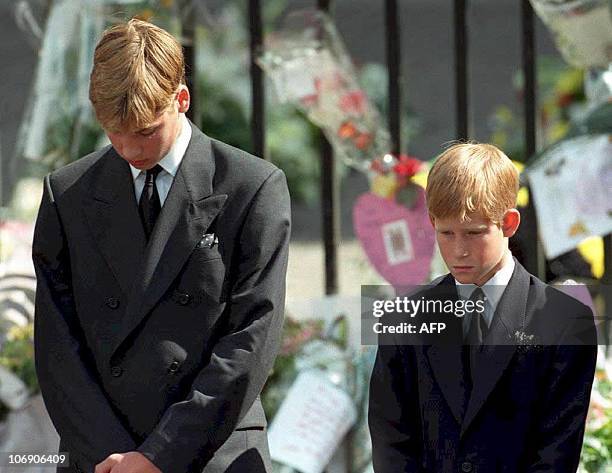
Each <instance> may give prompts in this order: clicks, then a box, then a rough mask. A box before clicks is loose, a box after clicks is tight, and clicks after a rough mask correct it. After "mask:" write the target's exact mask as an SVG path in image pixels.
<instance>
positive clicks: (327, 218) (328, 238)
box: [317, 0, 340, 294]
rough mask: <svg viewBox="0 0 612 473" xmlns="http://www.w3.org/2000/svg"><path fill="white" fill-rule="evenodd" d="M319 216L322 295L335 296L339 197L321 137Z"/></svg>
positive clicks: (322, 3)
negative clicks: (321, 234) (321, 244)
mask: <svg viewBox="0 0 612 473" xmlns="http://www.w3.org/2000/svg"><path fill="white" fill-rule="evenodd" d="M330 7H331V1H330V0H317V8H318V9H319V10H322V11H324V12H326V13H329V10H330ZM320 136H321V213H322V218H323V222H322V223H323V249H324V253H325V294H337V293H338V288H339V287H338V245H339V241H340V218H339V217H340V215H339V209H340V193H339V188H338V176H337V173H336V159H335V156H334V152H333V149H332V147H331V144H330V143H329V141H327V139H326V138H325V136H324V135H323V134H322V133H321V135H320Z"/></svg>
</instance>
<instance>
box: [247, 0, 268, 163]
mask: <svg viewBox="0 0 612 473" xmlns="http://www.w3.org/2000/svg"><path fill="white" fill-rule="evenodd" d="M262 31H263V27H262V21H261V5H260V2H259V0H249V32H250V42H249V51H250V57H251V105H252V111H251V139H252V142H253V153H254V154H255V156H259V157H261V158H264V159H265V158H266V141H265V126H266V125H265V112H266V110H265V90H264V78H263V71H262V70H261V68H260V67H259V66H258V65H257V63H256V62H255V59H256V58H257V53H258V52H259V48H260V47H261V44H262Z"/></svg>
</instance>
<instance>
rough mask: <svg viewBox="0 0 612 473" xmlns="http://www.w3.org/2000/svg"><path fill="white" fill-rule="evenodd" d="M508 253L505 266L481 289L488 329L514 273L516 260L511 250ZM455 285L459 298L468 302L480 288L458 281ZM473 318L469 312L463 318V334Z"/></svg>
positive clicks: (484, 316)
mask: <svg viewBox="0 0 612 473" xmlns="http://www.w3.org/2000/svg"><path fill="white" fill-rule="evenodd" d="M507 251H508V253H509V255H507V256H508V257H505V258H504V259H505V262H504V265H503V266H502V267H501V268H500V269H499V270H498V271H497V272H496V273H495V274H494V275H493V276H491V278H490V279H489V280H488V281H487V282H486V283H484V284H483V285H482V286H481V289H482V291H483V292H484V295H485V299H484V301H485V303H484V307H485V309H484V313H483V314H482V316H483V318H484V320H485V322H486V323H487V327H489V328H490V327H491V322H492V321H493V315H495V310H496V309H497V305H498V304H499V300H500V299H501V297H502V295H503V294H504V291H505V290H506V286H507V285H508V283H509V282H510V278H511V277H512V273H513V272H514V266H515V264H514V258H512V253H510V250H507ZM455 284H456V285H457V292H458V293H459V297H461V299H464V300H468V299H469V298H470V296H471V295H472V292H474V291H475V290H476V288H477V287H478V286H476V284H462V283H460V282H459V281H457V280H456V279H455ZM471 318H472V314H471V313H469V312H468V313H466V315H465V317H463V333H467V332H468V330H469V327H470V320H471Z"/></svg>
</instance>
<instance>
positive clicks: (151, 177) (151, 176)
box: [145, 164, 164, 184]
mask: <svg viewBox="0 0 612 473" xmlns="http://www.w3.org/2000/svg"><path fill="white" fill-rule="evenodd" d="M163 170H164V168H162V167H161V166H160V165H159V164H156V165H155V166H153V167H152V168H151V169H147V173H146V175H145V184H152V183H153V182H155V179H156V178H157V175H158V174H159V173H160V172H162V171H163Z"/></svg>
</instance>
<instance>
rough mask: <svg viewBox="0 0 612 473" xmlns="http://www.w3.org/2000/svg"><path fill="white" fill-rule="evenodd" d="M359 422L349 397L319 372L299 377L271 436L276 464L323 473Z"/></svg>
mask: <svg viewBox="0 0 612 473" xmlns="http://www.w3.org/2000/svg"><path fill="white" fill-rule="evenodd" d="M356 420H357V411H356V409H355V406H354V404H353V401H352V399H351V398H350V396H349V395H348V394H347V393H345V392H344V391H343V390H342V389H340V388H338V387H336V386H335V385H334V384H333V383H332V382H331V381H329V379H327V377H326V376H325V374H324V373H323V372H321V371H319V370H309V371H304V372H302V373H300V374H299V375H298V377H297V379H296V380H295V382H294V383H293V385H292V386H291V388H290V389H289V392H288V393H287V397H286V398H285V400H284V401H283V403H282V404H281V407H280V408H279V410H278V413H277V414H276V416H275V417H274V420H273V421H272V425H271V426H270V430H269V432H268V441H269V443H270V454H271V456H272V459H273V460H276V461H278V462H280V463H284V464H286V465H288V466H291V467H293V468H295V469H296V470H299V471H300V472H302V473H321V472H322V471H323V469H324V468H325V467H326V465H327V464H328V463H329V460H330V459H331V457H332V455H333V453H334V451H335V450H336V448H337V447H338V445H339V444H340V442H341V441H342V439H343V438H344V436H345V435H346V433H347V432H348V430H349V429H350V428H351V427H352V425H353V424H354V423H355V421H356Z"/></svg>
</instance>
